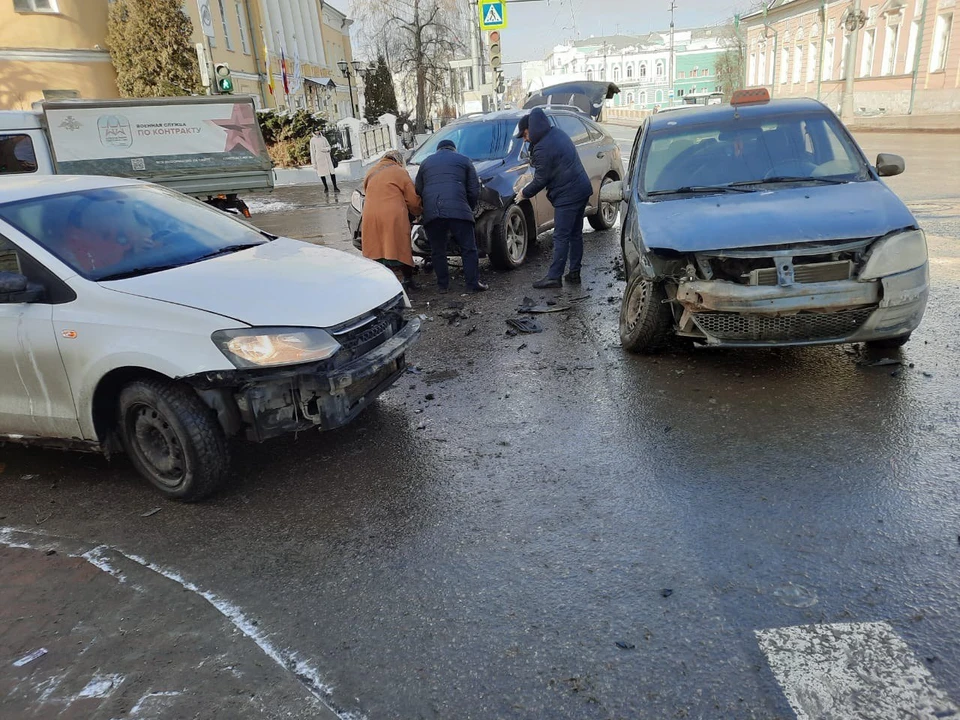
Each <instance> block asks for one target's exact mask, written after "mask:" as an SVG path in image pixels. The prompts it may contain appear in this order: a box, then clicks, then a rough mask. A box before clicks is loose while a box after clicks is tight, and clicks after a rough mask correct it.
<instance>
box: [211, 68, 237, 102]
mask: <svg viewBox="0 0 960 720" xmlns="http://www.w3.org/2000/svg"><path fill="white" fill-rule="evenodd" d="M213 74H214V76H215V77H216V79H217V90H218V91H219V92H221V93H223V94H224V95H230V94H232V93H233V78H232V77H231V76H230V66H229V65H227V64H226V63H217V64H216V65H215V66H214V68H213Z"/></svg>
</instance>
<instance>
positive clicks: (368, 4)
mask: <svg viewBox="0 0 960 720" xmlns="http://www.w3.org/2000/svg"><path fill="white" fill-rule="evenodd" d="M468 7H473V6H472V5H470V6H468V5H467V4H466V3H463V2H457V0H355V2H354V4H353V14H354V16H355V17H357V18H358V20H359V21H360V24H361V26H362V30H361V33H360V40H361V44H362V45H365V46H366V49H367V52H368V54H370V55H372V56H376V55H382V56H383V57H384V58H385V59H386V61H387V63H388V65H390V67H391V69H392V70H393V71H394V72H398V73H400V74H410V75H412V76H413V80H414V84H415V87H416V109H415V115H416V121H415V122H416V130H417V132H419V133H422V132H423V131H424V129H425V124H426V120H427V114H428V109H429V107H430V106H431V105H433V104H442V101H443V99H444V95H445V93H446V91H447V90H448V89H449V85H450V65H449V62H450V60H452V59H453V58H454V57H456V56H457V54H458V53H463V52H465V50H466V46H465V44H464V42H463V41H462V38H467V37H469V32H471V31H475V29H473V28H471V24H470V23H469V22H468V21H467V17H468V14H467V12H466V10H467V8H468Z"/></svg>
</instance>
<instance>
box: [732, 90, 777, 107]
mask: <svg viewBox="0 0 960 720" xmlns="http://www.w3.org/2000/svg"><path fill="white" fill-rule="evenodd" d="M767 102H770V91H769V90H767V89H766V88H765V87H759V88H747V89H746V90H737V91H736V92H735V93H733V95H732V96H731V97H730V104H731V105H757V104H759V103H767Z"/></svg>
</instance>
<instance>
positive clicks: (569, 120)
mask: <svg viewBox="0 0 960 720" xmlns="http://www.w3.org/2000/svg"><path fill="white" fill-rule="evenodd" d="M556 120H557V127H559V128H560V129H561V130H563V131H564V132H565V133H566V134H567V135H569V136H570V139H571V140H573V143H574V145H580V144H581V143H585V142H587V141H588V140H589V139H590V135H589V134H588V133H587V126H586V125H584V124H583V122H582V121H581V120H580V118H576V117H574V116H573V115H557V116H556Z"/></svg>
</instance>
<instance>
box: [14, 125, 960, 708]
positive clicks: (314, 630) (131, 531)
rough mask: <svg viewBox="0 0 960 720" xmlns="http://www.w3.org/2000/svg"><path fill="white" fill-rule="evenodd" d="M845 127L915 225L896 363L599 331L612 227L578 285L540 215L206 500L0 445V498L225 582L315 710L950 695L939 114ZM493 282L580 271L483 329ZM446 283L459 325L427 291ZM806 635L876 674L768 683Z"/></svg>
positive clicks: (840, 353) (490, 312) (955, 492)
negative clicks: (314, 690) (912, 280)
mask: <svg viewBox="0 0 960 720" xmlns="http://www.w3.org/2000/svg"><path fill="white" fill-rule="evenodd" d="M615 132H617V137H618V139H620V140H621V142H623V143H624V144H625V145H629V143H630V138H631V137H632V132H633V131H630V130H628V129H617V130H616V131H615ZM859 139H860V141H861V143H862V144H863V145H864V147H865V149H866V150H867V151H868V155H871V156H872V155H873V154H875V153H876V152H877V151H887V152H896V153H900V154H903V155H904V156H905V157H906V159H907V173H906V174H905V175H904V176H902V177H899V178H894V179H892V181H891V182H890V184H891V186H893V187H894V189H896V190H897V192H899V193H900V194H901V196H902V197H903V198H904V199H905V200H906V201H907V202H908V204H909V205H910V207H911V208H912V209H913V210H914V212H915V213H916V214H917V216H918V218H919V219H920V222H921V224H922V225H923V226H924V227H925V228H926V229H927V232H928V235H929V238H928V240H929V244H930V252H931V279H932V290H931V298H930V304H929V307H928V311H927V316H926V318H925V320H924V323H923V325H922V326H921V328H920V330H919V331H918V332H917V333H915V335H914V339H913V340H912V341H911V342H910V343H909V344H908V345H907V347H906V348H905V349H904V350H903V351H902V352H899V353H893V354H892V355H890V357H893V358H896V359H900V360H902V362H903V364H902V365H900V366H879V367H872V366H870V365H869V363H871V362H873V361H874V360H876V359H877V358H878V356H872V355H868V354H867V353H866V352H865V351H862V350H861V349H860V348H858V347H849V346H848V347H829V348H813V349H785V350H767V351H749V352H747V351H739V352H733V351H691V352H687V353H682V354H675V355H664V356H660V357H655V358H643V357H634V356H630V355H627V354H625V353H624V352H622V350H621V349H620V348H619V344H618V340H617V332H616V328H617V315H618V312H619V300H620V296H621V293H622V290H623V283H622V282H621V281H619V280H618V279H617V277H616V274H615V272H614V263H615V260H616V256H617V253H618V236H617V231H616V230H614V231H611V232H607V233H591V234H590V235H588V236H587V243H586V247H587V250H586V258H585V267H584V278H585V284H584V286H583V287H582V288H577V289H570V290H564V291H560V292H552V291H548V292H547V293H543V292H537V291H533V290H532V289H531V288H530V283H531V282H532V281H533V280H534V279H537V278H538V277H540V276H541V275H542V273H543V270H544V268H545V266H546V264H547V258H548V253H549V236H547V237H546V238H541V243H540V245H541V248H542V249H541V250H539V251H538V252H536V253H535V254H534V255H533V256H532V258H531V260H530V262H529V265H528V266H526V267H524V268H522V269H521V270H519V271H517V272H514V273H511V274H494V273H492V272H490V271H488V272H487V273H486V278H487V279H488V280H489V282H490V284H491V292H489V293H487V294H485V295H483V296H480V297H476V296H472V297H463V298H461V297H459V296H457V295H447V296H443V297H442V298H441V296H439V295H437V294H436V293H435V292H434V291H433V290H432V289H430V288H429V282H428V281H429V278H427V287H425V289H423V290H421V291H419V292H417V293H415V295H414V297H413V302H414V303H415V305H416V308H417V311H418V312H419V313H422V314H424V315H426V316H427V317H428V318H432V319H430V320H427V321H426V322H425V323H424V325H425V330H424V337H423V342H422V344H421V345H420V346H419V348H418V350H417V351H416V354H415V356H414V357H413V358H411V360H412V362H413V363H415V364H416V366H417V368H416V370H415V372H411V373H410V374H408V375H406V376H405V377H404V378H403V379H402V380H401V382H400V383H399V384H398V385H397V386H396V388H395V389H394V390H392V391H391V392H389V393H388V394H386V395H385V396H383V397H382V398H381V399H380V400H379V401H378V402H377V403H376V405H375V406H374V407H373V408H371V409H370V410H369V411H368V412H366V413H365V414H364V415H363V416H361V418H360V419H359V420H358V421H357V422H356V423H355V424H353V425H352V426H350V427H349V428H346V429H343V430H340V431H336V432H333V433H330V434H326V435H314V434H307V435H302V436H300V437H299V438H297V439H294V438H288V439H282V440H278V441H274V442H270V443H268V444H266V445H263V446H248V445H238V446H237V448H236V455H235V460H236V461H235V464H234V478H233V484H232V485H231V487H229V488H228V489H227V490H226V491H225V492H223V493H222V494H221V495H220V496H218V497H216V498H214V499H213V500H211V501H209V502H206V503H204V504H200V505H193V506H185V505H177V504H172V503H162V510H161V512H159V513H156V514H154V515H152V516H150V517H146V518H144V517H141V514H142V513H143V512H144V511H145V510H147V509H149V508H151V507H153V506H155V505H157V504H158V500H157V498H156V496H155V495H154V494H153V493H152V491H151V490H150V489H149V488H148V487H146V485H145V484H143V483H141V482H140V481H138V480H137V479H136V477H135V476H134V474H133V472H132V470H131V468H130V466H129V465H128V463H127V462H126V461H124V460H117V461H115V462H113V463H111V464H108V463H106V462H105V461H103V460H101V459H99V458H96V457H86V456H80V455H73V454H58V453H52V452H42V451H36V450H13V449H4V450H3V451H2V459H3V462H4V465H5V467H4V471H3V474H2V475H0V516H2V519H0V525H3V526H8V527H15V528H19V529H28V530H31V531H39V532H43V533H48V534H52V535H55V536H63V537H69V538H74V539H78V540H81V541H83V542H88V543H93V544H98V545H106V546H110V547H117V548H120V549H121V550H123V551H124V552H126V553H132V554H136V555H137V556H139V557H144V558H146V559H148V560H149V561H150V562H152V563H156V564H158V565H161V566H164V567H167V568H171V569H174V570H175V571H176V572H177V573H179V574H180V575H181V576H182V577H183V578H185V579H186V580H188V581H189V582H192V583H194V584H196V585H197V586H199V587H201V588H203V589H206V590H209V591H212V592H215V593H216V594H217V595H218V596H220V597H224V598H229V600H230V602H231V603H233V604H234V605H235V606H237V607H239V608H242V609H243V611H244V612H245V613H246V614H247V616H249V617H250V618H253V619H255V620H256V621H257V623H258V627H259V628H260V630H261V632H263V633H264V634H265V635H266V636H267V637H268V638H269V640H270V642H271V643H273V645H275V646H277V647H280V648H284V649H286V650H288V651H290V652H295V653H297V654H298V655H299V656H300V657H304V658H309V660H310V662H311V663H312V664H313V666H315V667H316V668H317V669H318V670H319V672H320V674H321V675H322V679H323V681H324V682H325V683H326V684H328V685H329V686H332V688H333V691H332V698H333V701H334V702H333V704H334V705H335V707H336V709H337V710H338V711H339V712H340V714H341V716H342V717H351V716H352V717H362V716H365V717H368V718H494V717H498V718H499V717H503V718H507V717H509V718H668V717H689V718H763V719H766V720H769V719H771V718H793V717H797V716H798V713H797V712H795V711H794V709H792V708H791V702H792V703H793V707H798V706H801V705H802V706H803V707H806V708H808V709H809V713H808V714H807V715H801V716H803V717H807V716H809V717H817V716H818V715H817V713H819V715H820V716H822V717H842V716H844V713H845V712H846V711H845V709H844V708H845V707H846V706H845V705H844V704H843V703H844V702H845V701H850V697H851V696H854V695H858V694H859V695H860V696H861V697H862V698H866V700H865V701H864V702H866V704H867V706H868V707H873V708H880V707H885V705H884V702H883V701H882V697H881V696H884V695H885V694H890V693H892V692H894V691H896V692H900V691H901V690H902V691H903V692H915V693H916V697H918V698H922V699H923V702H926V703H928V704H927V705H926V707H927V711H926V712H927V714H922V713H921V716H922V717H933V716H934V715H935V713H949V712H953V710H951V707H952V703H956V702H960V629H958V628H960V587H958V585H960V583H958V577H960V574H958V570H960V484H958V482H957V481H958V471H957V467H958V466H957V462H958V460H960V442H958V439H960V438H958V435H960V433H958V427H960V392H958V389H960V362H958V350H960V339H958V338H960V321H958V317H957V313H956V307H957V306H958V302H960V245H958V238H960V186H958V185H960V180H958V176H957V174H956V172H955V170H954V168H953V167H952V162H951V159H950V158H952V157H956V156H957V152H958V151H960V138H958V137H957V136H929V135H926V136H925V135H880V134H870V135H864V136H862V137H860V138H859ZM275 196H276V197H275V198H274V200H277V201H289V203H290V204H291V205H298V203H299V204H303V203H304V202H305V200H304V198H308V197H311V195H310V191H307V190H304V189H299V190H296V191H285V190H281V191H278V192H277V193H276V194H275ZM316 204H317V205H318V206H317V207H311V208H309V209H303V208H301V209H298V210H294V209H291V208H286V209H284V210H281V211H279V212H273V213H267V214H264V215H262V216H260V217H259V218H258V221H259V222H261V223H262V224H263V226H264V227H268V228H269V229H271V230H274V231H277V230H278V229H280V228H282V227H284V225H285V224H286V223H290V224H291V226H292V227H293V228H294V230H291V231H288V232H291V234H294V235H298V236H301V237H306V236H308V235H311V234H313V235H317V236H320V235H322V236H323V237H320V238H314V241H318V240H319V241H320V242H329V244H331V245H333V246H336V247H340V246H345V243H344V242H343V240H342V235H341V236H338V235H337V234H336V231H335V230H334V229H332V228H335V227H336V224H337V223H338V222H342V220H341V219H340V217H339V215H338V214H342V212H343V207H342V206H341V207H335V208H326V207H324V208H321V207H319V205H320V204H322V203H316ZM308 213H310V214H308ZM285 215H289V218H288V219H285V218H284V216H285ZM331 216H333V217H331ZM312 217H317V218H318V219H317V221H316V223H317V224H316V226H314V225H312V223H311V221H310V218H312ZM318 228H319V229H318ZM455 282H456V280H455ZM524 296H531V297H534V298H537V299H539V298H545V299H558V300H560V299H569V300H574V299H578V298H582V297H583V296H589V297H587V298H586V299H582V300H577V301H576V302H573V303H572V308H571V310H570V311H568V312H564V313H557V314H552V315H548V316H543V317H542V319H541V322H542V323H543V325H544V328H545V330H544V332H543V333H542V334H539V335H531V336H521V337H509V336H507V335H505V331H506V329H507V326H506V325H505V323H504V320H505V318H507V317H512V316H515V308H516V306H517V305H519V304H520V302H521V301H522V299H523V297H524ZM451 301H455V302H463V303H464V308H463V309H464V311H465V314H467V315H468V318H467V319H461V320H460V321H459V325H449V324H448V322H447V321H446V320H444V319H442V318H441V317H440V315H439V311H440V310H443V309H445V308H447V305H448V303H449V302H451ZM474 327H476V330H475V331H474V330H473V328H474ZM25 476H33V477H30V478H26V477H25ZM811 624H844V627H845V628H846V627H847V626H849V627H850V628H852V630H850V631H849V632H847V631H846V630H845V631H844V633H845V634H844V633H840V632H839V631H838V632H835V633H833V634H832V635H831V639H830V640H829V641H827V640H824V639H823V638H818V637H816V636H813V635H811V636H810V637H809V638H808V637H807V635H805V634H804V633H805V632H807V631H806V630H804V629H803V626H810V625H811ZM778 628H792V629H793V630H783V631H782V632H780V633H779V634H778V633H776V632H772V631H773V630H774V629H778ZM797 628H799V629H797ZM807 630H810V629H809V628H807ZM810 632H811V633H812V632H814V631H813V630H810ZM758 634H759V635H758ZM851 637H852V638H853V639H850V638H851ZM798 638H799V639H798ZM831 643H833V645H831ZM794 645H797V646H799V647H800V650H796V649H795V648H794ZM850 647H854V648H858V649H855V650H849V648H850ZM837 648H841V649H840V650H837ZM843 648H848V649H847V650H843ZM833 651H836V652H841V653H842V652H856V653H860V654H862V655H863V657H864V658H866V664H867V665H870V663H871V662H873V663H874V664H876V665H877V666H878V667H880V666H882V667H887V665H885V664H884V662H881V661H882V660H883V658H886V657H887V656H888V655H889V656H890V657H891V658H894V660H895V662H894V660H891V663H888V664H889V665H890V666H891V667H894V668H895V670H894V671H892V674H884V672H881V671H877V672H876V673H874V674H873V675H871V676H870V677H861V678H854V679H853V680H851V683H852V685H851V687H852V689H850V688H847V690H844V689H843V688H842V687H840V684H839V683H838V682H832V683H831V682H830V679H829V678H827V679H822V682H821V685H822V687H823V689H822V692H821V693H819V694H816V693H814V694H813V695H809V694H808V695H806V696H804V695H803V693H800V695H799V699H797V698H798V694H797V692H796V688H794V687H793V685H792V683H794V682H795V681H796V677H797V673H798V672H799V671H798V670H797V664H796V663H793V664H791V661H790V658H791V657H795V656H796V655H797V654H798V653H799V654H800V655H803V653H807V654H808V655H809V656H810V657H811V658H813V666H814V667H817V666H818V664H819V665H822V666H824V667H826V665H824V663H825V662H826V659H825V658H826V657H827V655H829V653H830V652H833ZM817 653H821V654H822V656H823V657H820V656H818V654H817ZM784 655H786V657H787V658H788V659H787V661H783V656H784ZM910 673H913V674H912V675H911V674H910ZM908 675H909V677H907V679H904V677H906V676H908ZM917 677H921V679H922V682H919V681H916V678H917ZM911 678H913V679H911ZM857 683H860V685H859V686H858V685H857ZM901 686H903V687H901ZM844 687H845V686H844ZM904 688H906V689H904ZM844 693H846V694H844ZM938 693H939V694H938ZM788 698H791V699H790V700H788ZM871 698H872V699H871ZM951 699H952V700H951ZM920 704H921V703H920V701H919V700H918V701H917V706H920ZM954 709H955V708H954ZM939 716H943V717H953V716H955V715H949V714H941V715H939Z"/></svg>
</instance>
